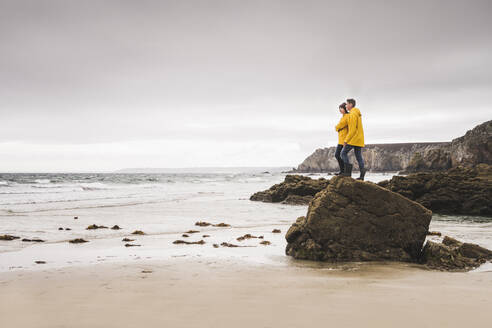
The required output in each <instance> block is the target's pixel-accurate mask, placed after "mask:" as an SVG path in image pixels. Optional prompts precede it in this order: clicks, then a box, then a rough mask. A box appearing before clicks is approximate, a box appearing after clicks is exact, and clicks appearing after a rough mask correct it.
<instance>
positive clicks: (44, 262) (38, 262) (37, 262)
mask: <svg viewBox="0 0 492 328" xmlns="http://www.w3.org/2000/svg"><path fill="white" fill-rule="evenodd" d="M34 263H36V264H46V261H34Z"/></svg>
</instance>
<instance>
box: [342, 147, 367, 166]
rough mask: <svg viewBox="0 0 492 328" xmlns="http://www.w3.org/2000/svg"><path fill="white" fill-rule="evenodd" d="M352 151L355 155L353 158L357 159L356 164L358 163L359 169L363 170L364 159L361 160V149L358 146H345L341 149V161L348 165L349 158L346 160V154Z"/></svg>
mask: <svg viewBox="0 0 492 328" xmlns="http://www.w3.org/2000/svg"><path fill="white" fill-rule="evenodd" d="M352 149H353V150H354V153H355V158H356V159H357V162H358V163H359V169H361V170H362V169H363V168H364V159H363V158H362V148H361V147H358V146H352V145H346V146H345V147H343V150H342V159H343V161H344V162H345V164H350V161H349V158H348V153H349V151H351V150H352Z"/></svg>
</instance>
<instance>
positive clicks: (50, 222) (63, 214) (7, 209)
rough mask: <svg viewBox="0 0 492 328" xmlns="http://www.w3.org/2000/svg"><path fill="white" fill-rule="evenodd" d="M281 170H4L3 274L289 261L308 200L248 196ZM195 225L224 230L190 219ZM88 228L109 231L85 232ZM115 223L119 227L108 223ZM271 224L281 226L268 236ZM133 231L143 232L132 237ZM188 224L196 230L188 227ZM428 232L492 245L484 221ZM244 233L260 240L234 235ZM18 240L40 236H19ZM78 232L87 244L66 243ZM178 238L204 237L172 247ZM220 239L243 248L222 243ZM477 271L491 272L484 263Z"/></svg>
mask: <svg viewBox="0 0 492 328" xmlns="http://www.w3.org/2000/svg"><path fill="white" fill-rule="evenodd" d="M286 174H287V173H286V170H285V168H230V169H228V168H220V169H217V170H211V169H207V170H199V169H196V170H195V171H194V170H193V169H190V170H187V171H183V170H181V171H179V170H178V171H174V172H164V173H154V172H152V173H32V174H29V173H4V174H0V235H3V234H10V235H15V236H19V237H20V238H19V239H16V240H12V241H3V240H0V272H3V271H12V270H39V269H45V268H61V267H67V266H80V265H97V264H98V263H107V262H125V261H140V262H142V263H145V261H147V260H152V261H155V260H157V261H159V260H163V261H169V260H171V261H172V260H173V259H176V260H177V259H182V258H186V259H189V260H194V261H221V263H223V262H230V263H231V264H234V263H238V262H241V263H247V264H248V265H265V264H268V265H295V263H296V262H295V261H294V260H292V259H291V258H289V257H287V256H286V255H285V246H286V241H285V238H284V236H285V232H286V231H287V229H288V228H289V227H290V225H291V224H292V223H293V222H295V220H296V218H297V217H299V216H302V215H305V214H306V211H307V206H294V205H285V204H271V203H262V202H254V201H250V200H249V197H250V196H251V195H252V194H253V193H255V192H257V191H260V190H265V189H268V188H269V187H270V186H272V185H273V184H276V183H280V182H282V181H283V180H284V178H285V175H286ZM394 174H396V173H368V174H367V176H366V180H369V181H373V182H379V181H382V180H386V179H390V178H391V177H392V176H393V175H394ZM306 175H309V176H311V177H312V178H315V179H316V178H320V177H324V178H330V177H331V176H329V175H326V174H306ZM199 221H204V222H209V223H212V224H218V223H226V224H228V225H230V226H228V227H220V226H213V225H210V226H204V227H202V226H197V225H195V223H196V222H199ZM92 224H96V225H104V226H106V227H108V228H107V229H96V230H87V227H88V226H89V225H92ZM114 225H118V226H119V227H120V228H121V229H120V230H113V229H111V227H113V226H114ZM274 229H279V230H280V231H281V232H280V233H273V232H272V231H273V230H274ZM136 230H140V231H143V232H144V235H134V234H132V232H134V231H136ZM189 230H195V231H198V232H190V233H186V232H187V231H189ZM430 230H435V231H439V232H441V233H442V235H443V236H444V235H448V236H451V237H454V238H457V239H459V240H462V241H465V242H472V243H476V244H479V245H481V246H484V247H487V248H490V249H492V219H490V218H484V217H475V216H455V215H449V216H443V215H437V214H434V215H433V218H432V222H431V226H430ZM185 233H186V234H187V235H188V237H186V236H183V234H185ZM245 234H251V235H253V236H256V237H259V236H263V238H250V239H246V240H243V241H238V240H237V238H238V237H240V236H243V235H245ZM24 238H26V239H42V240H44V241H45V242H42V243H38V242H27V241H22V239H24ZM75 238H82V239H84V240H87V241H88V242H87V243H81V244H72V243H69V242H68V241H69V240H72V239H75ZM123 238H129V239H133V241H130V242H125V241H122V239H123ZM429 238H430V239H433V240H439V238H440V237H438V236H431V237H429ZM176 240H184V241H188V242H195V241H200V240H203V241H204V242H205V243H204V244H202V245H200V244H189V245H188V244H174V243H173V242H174V241H176ZM261 241H268V242H270V244H268V245H264V244H261V243H260V242H261ZM222 243H230V244H235V245H238V246H242V247H224V246H220V245H221V244H222ZM214 244H216V245H219V247H214ZM125 245H126V246H125ZM39 261H41V262H39ZM37 262H38V263H37ZM477 270H492V268H491V266H490V265H485V266H483V267H482V268H479V269H477Z"/></svg>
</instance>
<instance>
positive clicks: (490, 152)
mask: <svg viewBox="0 0 492 328" xmlns="http://www.w3.org/2000/svg"><path fill="white" fill-rule="evenodd" d="M335 150H336V147H330V148H323V149H317V150H316V151H315V152H314V153H313V154H311V155H309V156H308V157H307V158H306V159H305V160H304V161H303V162H302V163H301V164H300V165H299V166H298V167H297V168H296V169H294V170H292V171H291V173H298V172H306V173H307V172H335V171H338V162H337V161H336V159H335ZM362 156H363V157H364V162H365V163H366V168H367V169H369V170H370V171H383V172H384V171H393V172H395V171H406V172H417V171H423V170H425V171H427V170H447V169H449V168H452V167H457V166H467V167H473V166H475V165H477V164H480V163H485V164H489V165H492V121H487V122H484V123H482V124H480V125H478V126H476V127H475V128H473V129H472V130H470V131H468V132H467V133H466V134H465V135H464V136H462V137H459V138H456V139H454V140H453V141H451V142H434V143H399V144H374V145H366V147H364V148H363V151H362ZM349 157H350V158H351V161H352V163H354V168H355V169H357V168H358V164H357V161H355V159H354V155H353V152H351V153H350V154H349Z"/></svg>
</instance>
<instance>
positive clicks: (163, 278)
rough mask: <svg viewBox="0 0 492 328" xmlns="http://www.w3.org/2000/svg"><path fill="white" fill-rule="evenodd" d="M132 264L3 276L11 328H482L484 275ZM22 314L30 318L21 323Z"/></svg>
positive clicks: (219, 263)
mask: <svg viewBox="0 0 492 328" xmlns="http://www.w3.org/2000/svg"><path fill="white" fill-rule="evenodd" d="M288 264H289V265H288V266H281V267H278V266H272V265H265V264H261V265H254V264H253V265H252V264H251V263H247V262H240V261H235V262H230V261H226V260H223V259H210V258H205V259H198V258H197V259H193V260H189V259H181V258H176V259H173V260H169V261H134V262H132V263H130V262H119V263H110V264H98V265H97V266H72V267H65V268H58V269H43V270H39V271H11V272H3V273H0V315H1V317H2V322H3V323H4V324H5V325H6V326H12V327H39V328H42V327H136V326H142V327H198V326H200V327H231V326H234V327H251V326H256V327H303V326H307V325H315V326H320V325H323V326H326V325H328V326H335V327H337V326H342V325H343V326H344V327H361V326H364V327H395V326H398V327H415V326H421V327H431V326H433V327H435V326H437V327H443V326H445V327H463V326H474V327H478V326H487V325H488V324H489V323H490V322H489V321H490V319H489V318H488V317H487V316H484V315H483V314H484V313H487V311H488V309H489V308H490V304H491V302H492V294H491V293H490V291H491V290H492V274H491V273H490V272H468V273H449V272H438V271H429V270H424V269H422V268H420V267H416V266H414V265H411V264H404V263H353V264H343V265H338V266H333V265H327V264H323V263H315V262H307V261H296V260H291V259H289V263H288ZM26 313H29V315H25V314H26Z"/></svg>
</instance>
